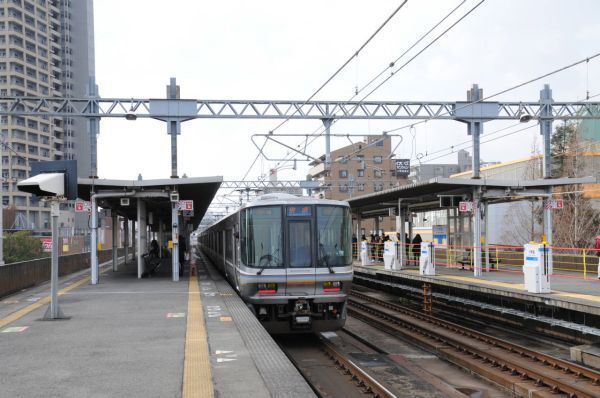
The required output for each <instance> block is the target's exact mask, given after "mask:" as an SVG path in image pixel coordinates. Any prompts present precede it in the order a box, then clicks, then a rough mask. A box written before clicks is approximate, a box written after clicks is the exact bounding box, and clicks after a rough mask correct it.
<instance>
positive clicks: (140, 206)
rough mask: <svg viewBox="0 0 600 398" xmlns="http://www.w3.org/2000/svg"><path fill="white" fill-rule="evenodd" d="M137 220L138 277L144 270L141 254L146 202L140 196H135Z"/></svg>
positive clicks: (144, 237) (144, 241) (144, 236)
mask: <svg viewBox="0 0 600 398" xmlns="http://www.w3.org/2000/svg"><path fill="white" fill-rule="evenodd" d="M137 222H138V228H137V239H136V240H137V271H138V272H137V275H138V279H139V278H141V277H142V274H143V273H144V271H145V264H144V258H143V257H142V255H143V254H144V251H145V250H146V202H144V200H143V199H142V198H137Z"/></svg>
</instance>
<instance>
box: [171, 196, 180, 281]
mask: <svg viewBox="0 0 600 398" xmlns="http://www.w3.org/2000/svg"><path fill="white" fill-rule="evenodd" d="M171 206H172V207H171V226H172V229H171V239H172V241H173V250H172V252H171V260H172V261H171V265H172V274H173V282H178V281H179V215H178V214H177V203H172V204H171Z"/></svg>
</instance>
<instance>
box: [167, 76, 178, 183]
mask: <svg viewBox="0 0 600 398" xmlns="http://www.w3.org/2000/svg"><path fill="white" fill-rule="evenodd" d="M178 89H179V87H178V86H177V83H176V79H175V78H174V77H172V78H171V81H170V84H169V85H168V86H167V99H179V90H178ZM166 122H167V130H168V133H169V134H170V135H171V178H178V175H177V135H178V134H180V133H181V120H179V119H167V120H166Z"/></svg>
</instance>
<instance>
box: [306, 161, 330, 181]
mask: <svg viewBox="0 0 600 398" xmlns="http://www.w3.org/2000/svg"><path fill="white" fill-rule="evenodd" d="M326 172H327V171H326V170H325V163H319V164H318V165H316V166H314V167H313V168H311V169H310V170H309V171H308V174H309V175H311V176H312V177H313V178H320V177H324V175H325V173H326Z"/></svg>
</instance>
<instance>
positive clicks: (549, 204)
mask: <svg viewBox="0 0 600 398" xmlns="http://www.w3.org/2000/svg"><path fill="white" fill-rule="evenodd" d="M564 207H565V204H564V202H563V200H562V199H546V200H544V208H546V209H558V210H561V209H563V208H564Z"/></svg>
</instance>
